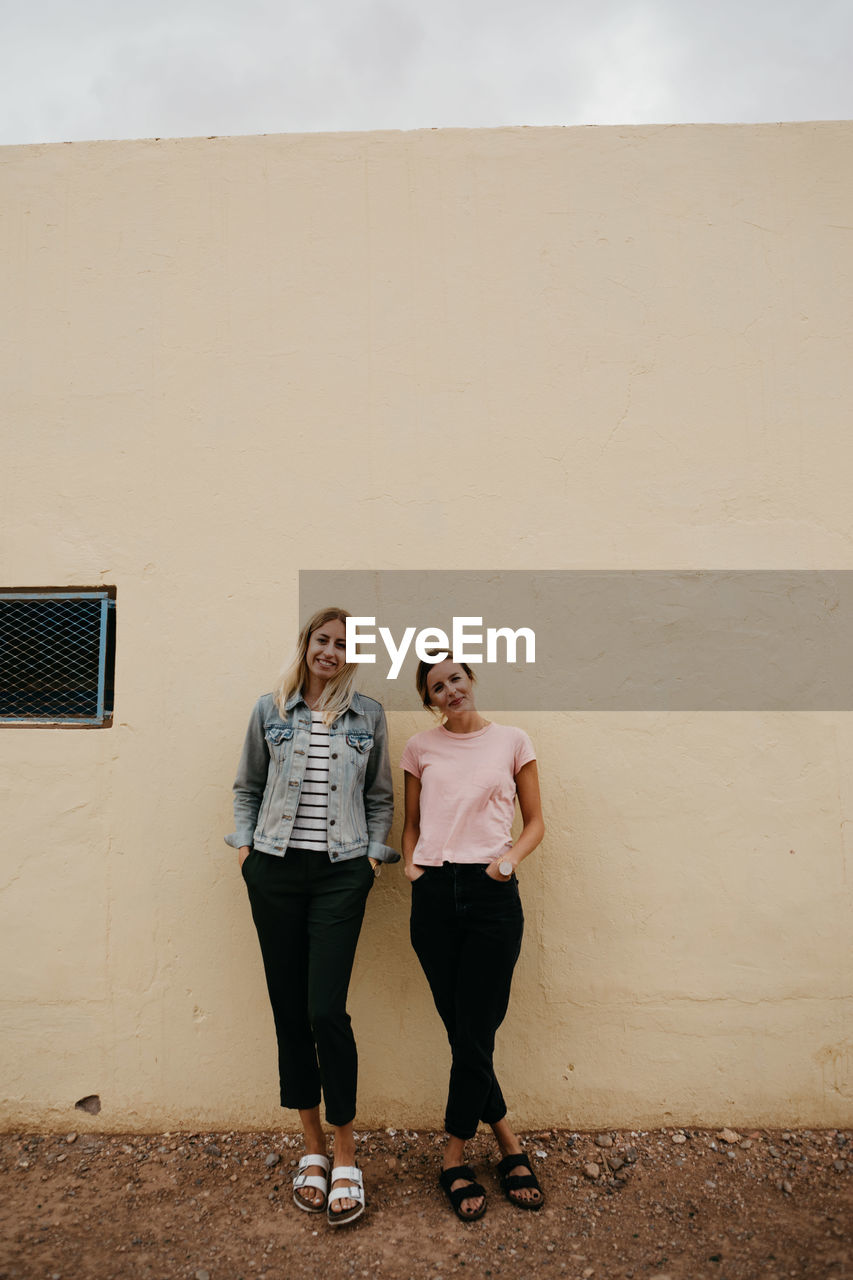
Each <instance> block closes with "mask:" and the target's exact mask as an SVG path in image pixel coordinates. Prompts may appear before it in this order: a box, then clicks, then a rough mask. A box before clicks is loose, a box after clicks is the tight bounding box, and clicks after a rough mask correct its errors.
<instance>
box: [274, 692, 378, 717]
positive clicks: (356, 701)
mask: <svg viewBox="0 0 853 1280" xmlns="http://www.w3.org/2000/svg"><path fill="white" fill-rule="evenodd" d="M297 702H302V703H304V704H305V706H306V707H307V705H308V703H307V702H305V699H304V698H303V697H302V690H301V689H297V690H296V693H292V694H291V695H290V697H289V698H288V699H287V702H285V704H284V709H285V711H292V710H293V708H294V707H295V706H296V704H297ZM349 710H350V711H352V712H354V713H355V714H356V715H357V716H360V715H361V714H362V710H363V708H362V705H361V698H360V697H359V696H358V693H357V692H355V691H353V695H352V700H351V701H350V704H349Z"/></svg>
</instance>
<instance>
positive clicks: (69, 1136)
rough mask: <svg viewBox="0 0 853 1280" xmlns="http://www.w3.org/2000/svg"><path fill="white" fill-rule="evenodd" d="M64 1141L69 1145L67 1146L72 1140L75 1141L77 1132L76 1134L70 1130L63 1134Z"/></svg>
mask: <svg viewBox="0 0 853 1280" xmlns="http://www.w3.org/2000/svg"><path fill="white" fill-rule="evenodd" d="M65 1141H66V1142H67V1143H68V1145H69V1147H70V1146H71V1143H72V1142H76V1141H77V1134H76V1133H74V1132H73V1131H72V1132H71V1133H66V1135H65Z"/></svg>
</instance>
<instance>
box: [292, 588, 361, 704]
mask: <svg viewBox="0 0 853 1280" xmlns="http://www.w3.org/2000/svg"><path fill="white" fill-rule="evenodd" d="M349 616H350V615H349V614H348V613H347V611H346V609H335V608H329V609H318V610H317V612H316V613H315V614H314V615H313V616H312V617H310V618H309V619H308V621H307V622H306V623H305V626H304V627H303V628H302V630H301V631H300V632H299V639H298V640H297V641H296V652H295V653H294V655H293V657H292V659H291V660H290V662H289V663H288V664H287V666H286V667H285V668H284V670H283V671H282V673H281V675H280V676H279V680H278V684H277V685H276V686H275V689H274V690H273V697H274V698H275V705H276V706H277V707H278V712H279V715H281V716H283V715H284V714H285V707H286V705H287V702H288V699H289V698H292V697H293V695H294V693H298V692H299V690H300V689H303V688H305V686H306V685H307V683H308V663H307V661H306V655H307V653H308V642H309V640H310V639H311V635H312V633H313V632H314V631H316V630H317V629H318V628H319V627H322V626H323V625H324V623H326V622H332V621H334V620H338V621H339V622H343V623H346V620H347V618H348V617H349ZM355 669H356V663H354V662H345V663H344V664H343V666H342V667H341V669H340V671H338V672H337V673H336V674H335V675H334V676H332V679H331V680H329V681H328V683H327V684H326V687H325V689H324V690H323V692H322V695H321V697H320V701H319V702H318V703H317V707H316V710H317V711H320V712H322V715H323V723H324V724H331V723H332V721H333V720H337V718H338V716H340V715H343V713H344V712H345V711H346V709H347V707H348V706H349V704H350V703H351V702H352V695H353V693H354V692H355V690H354V689H353V685H354V684H355Z"/></svg>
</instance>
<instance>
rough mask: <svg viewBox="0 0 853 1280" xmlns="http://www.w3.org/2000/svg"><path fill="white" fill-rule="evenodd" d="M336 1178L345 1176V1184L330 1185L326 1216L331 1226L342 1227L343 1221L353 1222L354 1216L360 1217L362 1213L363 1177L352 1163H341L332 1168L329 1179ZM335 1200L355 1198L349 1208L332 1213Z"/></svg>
mask: <svg viewBox="0 0 853 1280" xmlns="http://www.w3.org/2000/svg"><path fill="white" fill-rule="evenodd" d="M337 1178H346V1180H347V1185H346V1186H341V1187H332V1189H331V1191H330V1192H329V1198H328V1200H327V1202H326V1217H327V1218H328V1220H329V1225H330V1226H332V1227H342V1226H343V1225H344V1223H345V1222H355V1220H356V1218H360V1217H361V1215H362V1214H363V1213H364V1203H365V1202H364V1179H363V1178H362V1176H361V1170H360V1169H356V1168H355V1166H353V1165H343V1164H342V1165H341V1166H340V1167H339V1168H337V1169H333V1170H332V1172H331V1174H330V1177H329V1181H330V1182H334V1181H335V1180H336V1179H337ZM335 1200H355V1201H357V1203H356V1204H355V1205H353V1207H352V1208H351V1209H341V1210H340V1212H338V1213H332V1203H333V1201H335Z"/></svg>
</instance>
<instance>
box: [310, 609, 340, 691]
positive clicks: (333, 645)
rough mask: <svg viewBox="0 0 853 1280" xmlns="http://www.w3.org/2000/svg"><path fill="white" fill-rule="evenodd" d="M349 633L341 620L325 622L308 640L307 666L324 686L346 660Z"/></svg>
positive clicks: (333, 619) (332, 619)
mask: <svg viewBox="0 0 853 1280" xmlns="http://www.w3.org/2000/svg"><path fill="white" fill-rule="evenodd" d="M346 650H347V631H346V626H345V624H344V622H343V620H342V619H341V618H330V619H329V621H328V622H323V623H321V625H320V626H319V627H317V629H316V631H312V632H311V635H310V636H309V638H308V649H307V652H306V654H305V665H306V667H307V668H308V671H309V673H310V675H312V676H314V677H315V678H316V679H317V680H320V681H321V682H322V683H323V684H326V682H327V681H329V680H331V678H332V676H335V675H337V674H338V672H339V671H340V669H341V667H342V666H343V665H344V662H345V660H346Z"/></svg>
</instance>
